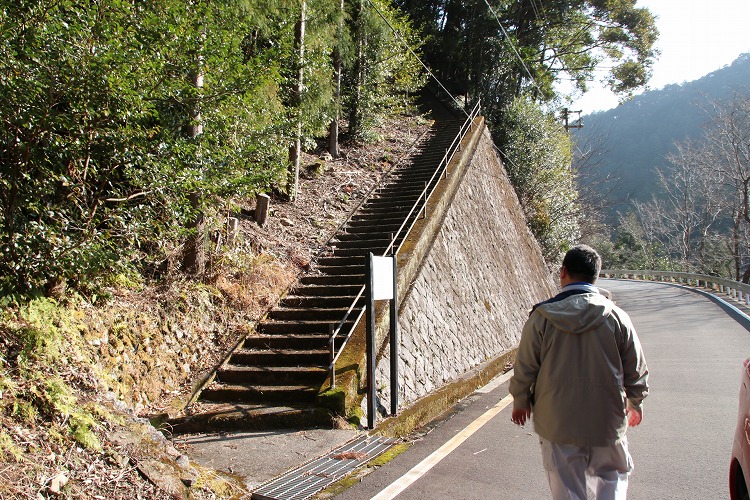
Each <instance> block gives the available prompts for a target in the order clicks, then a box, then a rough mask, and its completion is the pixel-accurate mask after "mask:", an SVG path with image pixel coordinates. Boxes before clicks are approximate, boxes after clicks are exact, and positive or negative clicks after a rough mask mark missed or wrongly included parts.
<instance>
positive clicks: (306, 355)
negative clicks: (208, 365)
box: [229, 348, 331, 368]
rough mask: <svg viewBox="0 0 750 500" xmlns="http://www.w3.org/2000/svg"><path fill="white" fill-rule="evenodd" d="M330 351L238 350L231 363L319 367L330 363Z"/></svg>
mask: <svg viewBox="0 0 750 500" xmlns="http://www.w3.org/2000/svg"><path fill="white" fill-rule="evenodd" d="M330 357H331V356H330V352H329V350H328V349H307V350H305V349H289V348H287V349H264V350H259V349H237V350H236V351H234V353H232V356H231V357H230V358H229V362H230V363H231V364H232V365H235V366H318V367H324V368H327V367H328V364H329V363H330Z"/></svg>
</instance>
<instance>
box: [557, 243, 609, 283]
mask: <svg viewBox="0 0 750 500" xmlns="http://www.w3.org/2000/svg"><path fill="white" fill-rule="evenodd" d="M562 265H563V267H565V269H567V270H568V274H570V277H571V278H573V279H574V280H577V281H585V282H587V283H594V282H595V281H596V278H598V277H599V271H601V269H602V258H601V257H600V256H599V254H598V253H597V252H596V250H594V249H593V248H591V247H590V246H588V245H576V246H574V247H573V248H571V249H570V250H568V252H567V253H566V254H565V257H564V258H563V262H562Z"/></svg>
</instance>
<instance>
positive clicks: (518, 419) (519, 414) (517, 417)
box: [510, 408, 531, 425]
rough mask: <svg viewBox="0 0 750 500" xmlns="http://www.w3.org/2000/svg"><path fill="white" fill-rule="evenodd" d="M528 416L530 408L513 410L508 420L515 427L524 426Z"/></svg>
mask: <svg viewBox="0 0 750 500" xmlns="http://www.w3.org/2000/svg"><path fill="white" fill-rule="evenodd" d="M529 416H531V408H513V414H512V415H511V417H510V419H511V421H512V422H513V423H514V424H516V425H524V424H525V423H526V420H527V419H528V418H529Z"/></svg>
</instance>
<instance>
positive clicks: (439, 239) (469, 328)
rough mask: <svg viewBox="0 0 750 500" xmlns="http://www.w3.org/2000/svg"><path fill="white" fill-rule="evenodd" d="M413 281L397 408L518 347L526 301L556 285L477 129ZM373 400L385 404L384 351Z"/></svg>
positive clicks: (404, 320)
mask: <svg viewBox="0 0 750 500" xmlns="http://www.w3.org/2000/svg"><path fill="white" fill-rule="evenodd" d="M451 175H461V176H463V178H462V180H461V182H460V185H459V187H458V190H457V191H456V193H455V195H454V198H453V200H452V202H451V203H450V208H449V209H448V211H447V213H446V215H445V219H444V221H443V223H442V225H441V228H440V230H439V232H438V234H437V236H436V238H435V241H434V242H433V244H432V247H431V249H430V251H429V253H428V254H427V255H426V257H425V259H424V261H423V262H422V266H421V269H420V271H419V273H418V275H417V278H416V279H415V280H414V281H413V282H412V284H411V286H410V287H409V289H408V290H407V292H406V294H405V296H404V297H402V298H401V307H400V312H399V329H400V334H401V342H400V358H401V359H400V380H399V385H400V395H399V398H400V407H401V408H404V407H408V406H410V405H413V404H414V403H415V402H417V401H418V400H419V399H420V398H422V397H424V396H427V395H429V394H431V393H433V392H434V391H436V390H438V389H440V388H442V387H445V386H446V385H449V384H451V383H452V382H454V381H456V380H458V379H460V378H461V377H462V376H463V375H464V374H466V373H467V372H469V371H471V370H472V369H474V368H476V367H478V366H480V365H481V364H483V363H486V362H488V361H490V360H492V359H495V358H498V357H500V356H502V355H504V354H506V353H508V352H509V351H512V350H514V349H515V348H516V346H517V345H518V341H519V339H520V334H521V328H522V326H523V323H524V321H525V320H526V318H527V317H528V312H529V310H530V308H531V306H532V305H533V304H535V303H537V302H539V301H541V300H544V299H546V298H548V297H549V296H550V295H552V294H553V293H554V290H555V283H554V282H553V279H552V275H551V273H550V272H549V270H548V267H547V265H546V264H545V262H544V259H543V257H542V254H541V251H540V249H539V246H538V244H537V242H536V240H535V239H534V236H533V235H532V234H531V232H530V231H529V229H528V227H527V225H526V219H525V217H524V214H523V211H522V209H521V206H520V204H519V202H518V198H517V197H516V194H515V191H514V189H513V187H512V186H511V184H510V181H509V179H508V177H507V174H506V172H505V169H504V168H503V166H502V164H501V162H500V159H499V157H498V156H497V154H496V153H495V150H494V147H493V143H492V139H491V137H490V134H489V131H488V130H487V129H486V128H484V130H483V132H482V136H481V138H480V140H479V142H478V145H477V148H476V150H475V152H474V155H473V157H472V159H471V161H470V162H466V166H465V167H464V169H463V171H456V172H452V173H451ZM384 352H385V355H384V357H383V358H382V359H380V361H379V363H378V370H377V388H378V395H379V398H380V400H379V402H378V406H379V407H380V408H381V411H382V410H384V409H386V408H390V403H389V391H390V390H389V385H390V381H389V366H390V361H389V359H388V350H387V349H385V350H384Z"/></svg>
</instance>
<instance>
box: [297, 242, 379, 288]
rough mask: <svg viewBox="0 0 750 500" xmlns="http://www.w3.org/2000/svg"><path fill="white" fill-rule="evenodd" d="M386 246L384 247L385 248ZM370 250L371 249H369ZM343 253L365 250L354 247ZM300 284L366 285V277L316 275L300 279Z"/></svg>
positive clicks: (357, 275) (359, 275)
mask: <svg viewBox="0 0 750 500" xmlns="http://www.w3.org/2000/svg"><path fill="white" fill-rule="evenodd" d="M385 246H386V245H383V248H385ZM368 248H369V247H368ZM340 251H341V252H344V251H347V252H348V251H352V254H357V253H361V254H364V253H365V252H364V250H362V249H360V248H357V247H353V248H352V249H343V248H342V249H340ZM299 281H300V283H301V284H303V285H364V284H365V275H364V274H342V275H328V274H314V275H307V276H303V277H302V278H300V280H299Z"/></svg>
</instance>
